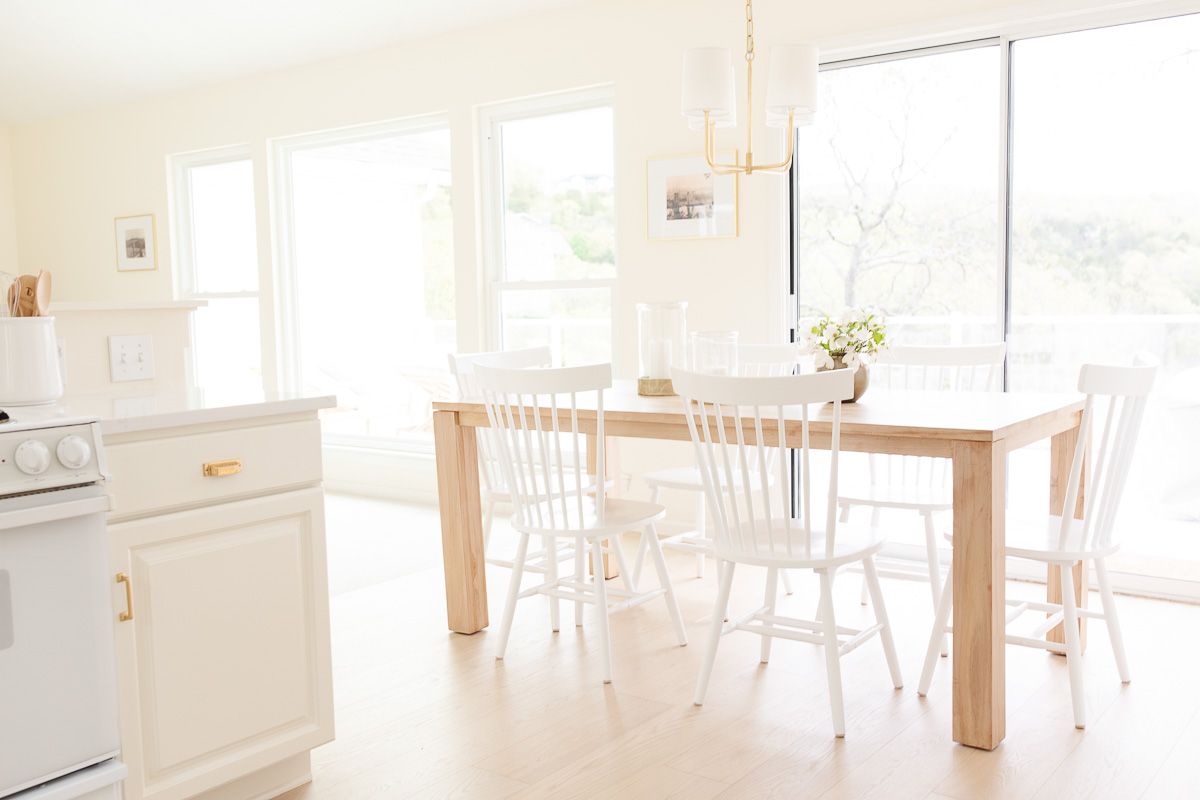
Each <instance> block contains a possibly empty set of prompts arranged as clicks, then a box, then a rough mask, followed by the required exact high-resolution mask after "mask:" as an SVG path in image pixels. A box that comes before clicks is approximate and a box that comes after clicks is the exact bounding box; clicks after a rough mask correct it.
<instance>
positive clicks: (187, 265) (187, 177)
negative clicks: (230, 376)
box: [167, 144, 269, 389]
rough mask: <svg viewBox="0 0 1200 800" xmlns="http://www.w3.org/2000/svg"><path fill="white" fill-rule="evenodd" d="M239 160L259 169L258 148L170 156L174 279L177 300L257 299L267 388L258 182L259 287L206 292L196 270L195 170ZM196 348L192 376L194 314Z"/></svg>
mask: <svg viewBox="0 0 1200 800" xmlns="http://www.w3.org/2000/svg"><path fill="white" fill-rule="evenodd" d="M238 161H248V162H249V163H250V169H251V172H252V173H254V172H255V171H256V170H257V167H258V165H257V164H256V163H255V159H254V150H253V148H251V146H250V145H249V144H233V145H228V146H225V147H214V148H211V149H206V150H195V151H192V152H187V153H174V154H171V155H169V156H167V173H168V175H169V176H170V189H169V206H170V207H169V217H170V228H171V256H172V259H171V260H172V265H173V268H172V271H171V272H172V278H173V280H174V289H175V292H174V293H175V298H176V299H177V300H195V301H199V302H200V303H203V304H204V305H207V304H208V302H209V301H210V300H229V299H246V300H254V301H255V303H256V305H257V306H258V328H259V345H260V350H261V352H260V355H259V359H260V365H261V369H262V375H263V384H264V385H263V388H264V389H265V388H266V376H267V375H268V374H269V372H268V359H267V355H268V352H269V350H268V345H267V343H268V341H269V340H268V339H267V338H266V333H267V331H266V324H265V320H266V319H267V318H268V313H269V309H265V308H264V307H263V298H264V296H265V295H264V293H263V275H262V254H261V253H259V252H257V244H258V233H259V225H260V222H261V221H260V220H259V214H258V210H259V209H258V186H257V182H256V181H253V182H252V184H251V199H252V201H253V205H254V231H255V244H256V253H255V270H256V271H255V283H256V285H257V287H258V288H256V289H253V290H250V289H245V290H242V291H235V292H205V291H201V290H200V289H199V284H198V282H197V273H196V244H195V239H194V233H193V232H194V230H195V216H194V214H195V209H194V204H193V200H192V177H191V170H193V169H195V168H197V167H209V166H214V165H217V164H232V163H234V162H238ZM189 324H190V326H191V338H192V342H193V348H192V350H191V353H190V360H189V363H188V365H187V368H188V373H189V375H191V376H195V375H196V374H197V365H196V351H195V347H194V343H195V340H196V324H195V318H194V317H193V318H192V319H191V320H190V322H189Z"/></svg>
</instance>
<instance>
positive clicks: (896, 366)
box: [838, 342, 1005, 655]
mask: <svg viewBox="0 0 1200 800" xmlns="http://www.w3.org/2000/svg"><path fill="white" fill-rule="evenodd" d="M1004 354H1005V344H1004V342H995V343H990V344H975V345H907V346H904V345H897V346H893V347H891V348H889V349H888V350H885V351H884V352H882V353H880V355H879V359H878V361H877V362H876V364H875V365H874V366H872V367H871V382H872V384H874V385H875V388H876V389H880V388H882V389H885V390H887V389H892V390H905V391H958V392H984V391H996V392H998V391H1001V390H1002V389H1003V379H1004ZM867 459H868V465H869V468H868V472H867V474H866V478H867V480H866V481H858V482H854V481H849V482H846V483H844V484H843V486H842V489H841V492H840V494H839V496H838V507H839V508H840V509H841V515H842V516H841V519H842V521H843V522H845V521H847V520H848V519H849V518H850V511H851V509H853V508H856V507H862V508H869V509H871V524H873V525H878V524H879V517H880V512H881V511H883V510H884V509H894V510H900V511H912V512H915V513H916V515H918V516H919V517H920V519H921V521H922V523H924V534H925V565H924V569H921V568H919V567H918V568H914V565H913V564H912V563H911V561H908V560H904V559H892V558H887V557H886V555H884V556H881V557H880V564H879V574H880V575H882V576H883V577H885V578H901V579H904V580H917V581H927V582H928V583H929V589H930V595H931V597H932V600H933V608H935V609H936V608H937V604H938V599H939V597H940V596H941V588H940V587H941V585H942V577H941V576H942V570H941V564H940V558H939V555H938V536H937V530H936V527H935V523H934V517H935V515H938V514H944V513H949V512H950V510H951V508H953V505H954V503H953V498H952V496H951V486H950V481H951V475H952V473H951V466H950V459H948V458H936V457H932V456H897V455H883V454H878V453H872V454H870V455H869V456H868V457H867ZM867 595H868V591H867V585H866V582H865V581H864V582H863V585H862V591H861V597H860V600H861V602H862V604H863V605H866V604H867ZM942 652H943V655H944V654H945V648H943V650H942Z"/></svg>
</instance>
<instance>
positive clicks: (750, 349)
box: [633, 344, 800, 594]
mask: <svg viewBox="0 0 1200 800" xmlns="http://www.w3.org/2000/svg"><path fill="white" fill-rule="evenodd" d="M737 358H738V374H739V375H743V376H746V377H762V376H768V375H791V374H792V372H794V371H795V369H796V365H797V363H798V361H799V358H800V351H799V349H798V348H797V346H796V345H795V344H743V345H738V348H737ZM774 455H775V454H774V453H772V456H774ZM767 467H768V469H767V481H768V484H769V485H770V484H773V483H774V480H775V477H774V476H775V470H774V469H773V467H774V464H773V463H772V464H768V465H767ZM750 469H751V471H752V472H753V471H754V470H755V469H756V467H755V466H754V465H751V467H750ZM641 478H642V481H643V482H644V483H645V484H646V485H647V486H648V487H649V488H650V502H651V503H657V502H658V497H659V492H661V491H662V490H663V489H672V490H675V491H682V492H691V493H692V494H694V495H695V526H694V527H693V528H689V529H688V530H685V531H683V532H681V533H676V534H672V535H671V536H666V537H664V538H663V539H662V546H663V548H664V549H666V550H682V551H684V552H687V553H694V554H695V556H696V577H697V578H703V577H704V561H705V559H706V558H707V557H709V556H711V555H712V554H713V546H712V538H711V537H710V536H709V534H708V525H707V518H708V514H707V509H706V508H705V505H706V502H707V501H706V500H705V497H704V481H703V479H702V478H701V477H700V469H699V468H698V467H696V466H688V467H668V468H666V469H659V470H654V471H652V472H647V473H646V474H644V475H642V476H641ZM752 483H753V484H754V485H755V486H757V485H759V483H760V481H759V480H758V478H757V477H756V476H752ZM645 556H646V547H645V544H643V545H642V546H640V547H639V548H638V552H637V557H636V558H635V559H634V564H633V582H634V584H635V585H636V584H637V582H638V580H639V578H640V577H641V574H642V563H643V561H644V560H645ZM782 579H783V584H784V591H785V592H786V593H787V594H791V593H792V587H791V583H790V581H789V579H788V575H787V573H786V572H785V573H783V575H782Z"/></svg>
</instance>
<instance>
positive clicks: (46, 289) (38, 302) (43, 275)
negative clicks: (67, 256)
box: [33, 270, 50, 317]
mask: <svg viewBox="0 0 1200 800" xmlns="http://www.w3.org/2000/svg"><path fill="white" fill-rule="evenodd" d="M33 303H34V313H35V314H36V315H37V316H39V317H48V316H50V273H49V272H47V271H46V270H42V271H41V272H39V273H38V276H37V283H35V284H34V287H33Z"/></svg>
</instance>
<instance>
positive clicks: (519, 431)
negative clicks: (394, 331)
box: [475, 364, 687, 683]
mask: <svg viewBox="0 0 1200 800" xmlns="http://www.w3.org/2000/svg"><path fill="white" fill-rule="evenodd" d="M475 372H476V375H477V377H478V381H479V387H480V389H481V392H482V396H483V401H484V404H485V406H486V407H487V412H488V422H489V424H490V425H491V427H492V429H493V430H494V431H495V432H496V443H497V445H498V452H497V457H498V461H499V463H500V466H501V469H502V471H503V472H504V477H505V485H506V486H508V487H510V489H511V492H512V500H513V517H512V526H513V528H514V529H515V530H516V531H517V532H518V533H519V534H520V539H519V541H518V543H517V555H516V558H514V559H513V566H512V578H511V580H510V582H509V588H508V599H507V601H506V603H505V606H504V617H503V619H502V621H501V623H500V631H499V637H500V638H499V640H498V642H497V644H496V658H498V659H502V658H504V651H505V649H506V647H507V645H508V637H509V633H510V632H511V630H512V623H513V615H514V613H515V611H516V606H517V601H518V600H520V599H523V598H526V597H531V596H533V595H536V594H542V595H545V596H546V597H548V598H549V600H550V625H551V629H552V630H554V631H557V630H558V629H559V605H558V601H559V600H568V601H573V602H574V603H575V624H576V625H582V624H583V604H585V603H588V604H592V605H594V606H595V608H596V623H597V625H596V627H597V629H598V631H599V635H600V651H601V654H602V658H603V664H602V674H603V678H604V682H605V683H611V682H612V646H611V643H610V641H609V639H610V637H609V624H608V615H609V614H610V613H612V612H614V611H619V610H624V609H627V608H631V607H633V606H637V605H641V604H642V603H645V602H647V601H649V600H653V599H654V598H656V597H659V596H662V597H663V598H664V600H665V601H666V604H667V611H668V613H669V614H670V617H671V621H672V623H673V624H674V627H675V635H676V637H677V639H678V641H679V644H680V645H681V646H682V645H686V644H687V633H686V631H685V630H684V627H683V617H682V616H681V615H680V613H679V605H678V604H677V603H676V601H675V591H674V589H673V588H672V586H671V580H670V576H669V575H668V574H667V563H666V559H665V558H664V557H663V552H662V548H661V547H660V546H659V543H658V536H657V535H656V533H655V530H654V523H655V521H657V520H659V519H662V517H663V515H664V514H665V513H666V509H664V508H663V507H662V506H660V505H657V504H654V503H646V502H642V501H639V500H625V499H620V498H614V497H608V496H607V494H606V487H605V486H604V483H603V482H599V483H597V484H596V485H595V487H594V488H592V487H590V486H589V484H588V481H587V479H586V474H585V472H584V470H583V469H582V465H581V464H580V463H579V459H580V453H581V452H582V445H583V437H584V432H583V430H582V429H581V427H580V424H579V408H580V400H581V398H582V399H584V400H587V399H588V398H594V399H595V403H594V408H595V414H596V423H595V435H596V442H597V447H596V474H597V475H603V474H604V441H605V440H604V392H605V390H606V389H608V388H609V387H611V385H612V368H611V366H610V365H609V364H592V365H588V366H581V367H561V368H557V369H501V368H496V367H485V366H482V365H479V366H476V368H475ZM564 445H566V449H564ZM568 458H571V459H572V468H571V469H568V468H567V467H566V462H567V459H568ZM627 530H640V531H641V533H642V538H643V539H646V540H648V541H649V550H650V555H651V558H652V559H653V561H654V566H655V569H656V570H657V571H658V580H659V588H657V589H653V590H650V591H646V592H639V591H636V590H635V589H634V586H633V582H632V580H631V576H630V574H629V569H628V568H627V566H626V564H625V558H624V555H623V554H622V550H621V541H620V537H619V536H618V535H617V534H619V533H621V532H623V531H627ZM530 536H539V537H541V538H542V540H543V542H544V550H545V551H546V552H554V551H555V547H556V542H557V541H558V540H560V539H565V540H567V541H568V542H569V543H570V544H573V545H574V553H575V571H574V574H573V575H569V576H565V577H560V576H559V574H558V562H557V560H556V559H553V558H551V559H547V560H546V562H545V566H546V574H545V578H546V579H545V581H543V582H541V583H539V584H537V585H535V586H532V587H529V588H527V589H522V588H521V577H522V574H523V573H524V571H525V555H526V553H527V551H528V549H529V537H530ZM603 540H607V541H608V543H609V544H608V546H607V548H606V547H605V545H604V544H603ZM606 549H607V550H608V551H609V552H611V553H612V554H613V555H614V556H615V558H616V560H617V563H618V565H619V568H620V570H621V578H622V581H623V582H624V588H623V589H618V588H616V587H608V586H606V585H605V584H606V581H605V580H604V552H605V550H606ZM586 550H590V551H591V558H592V575H591V578H590V579H589V578H588V575H587V571H586V568H585V564H584V553H585V551H586Z"/></svg>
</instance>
